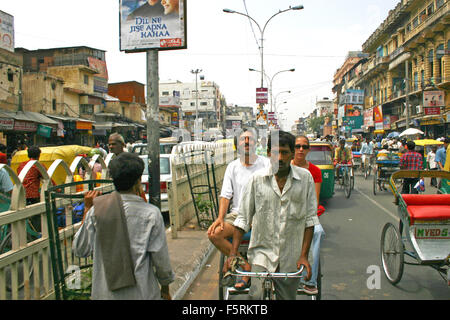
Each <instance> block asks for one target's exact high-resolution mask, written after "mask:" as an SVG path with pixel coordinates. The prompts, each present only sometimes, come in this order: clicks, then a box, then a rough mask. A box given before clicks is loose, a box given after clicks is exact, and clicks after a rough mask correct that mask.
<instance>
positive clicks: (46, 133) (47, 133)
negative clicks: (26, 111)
mask: <svg viewBox="0 0 450 320" xmlns="http://www.w3.org/2000/svg"><path fill="white" fill-rule="evenodd" d="M37 134H38V135H40V136H43V137H46V138H50V137H51V135H52V127H47V126H43V125H42V124H39V125H38V127H37Z"/></svg>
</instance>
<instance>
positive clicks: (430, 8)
mask: <svg viewBox="0 0 450 320" xmlns="http://www.w3.org/2000/svg"><path fill="white" fill-rule="evenodd" d="M433 12H434V3H431V4H430V5H429V6H428V8H427V14H428V16H430V15H431V14H433Z"/></svg>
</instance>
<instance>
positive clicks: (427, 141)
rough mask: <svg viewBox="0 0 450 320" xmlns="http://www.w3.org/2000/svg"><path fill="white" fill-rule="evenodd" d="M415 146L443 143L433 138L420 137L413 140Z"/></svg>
mask: <svg viewBox="0 0 450 320" xmlns="http://www.w3.org/2000/svg"><path fill="white" fill-rule="evenodd" d="M414 143H415V144H416V146H428V145H436V144H444V143H443V142H442V141H438V140H434V139H421V140H414Z"/></svg>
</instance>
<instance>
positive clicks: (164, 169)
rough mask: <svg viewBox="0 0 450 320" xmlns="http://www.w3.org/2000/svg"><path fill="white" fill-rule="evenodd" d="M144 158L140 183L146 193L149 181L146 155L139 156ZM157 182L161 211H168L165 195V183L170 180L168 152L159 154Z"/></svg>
mask: <svg viewBox="0 0 450 320" xmlns="http://www.w3.org/2000/svg"><path fill="white" fill-rule="evenodd" d="M139 157H140V158H141V159H142V160H144V163H145V168H144V172H143V173H142V179H141V183H142V186H143V187H144V191H145V193H146V194H148V191H149V181H148V155H141V156H139ZM159 171H160V176H159V184H160V188H161V212H162V213H166V212H167V213H168V212H169V197H168V195H167V184H168V182H169V181H171V180H172V165H171V163H170V154H161V155H160V156H159Z"/></svg>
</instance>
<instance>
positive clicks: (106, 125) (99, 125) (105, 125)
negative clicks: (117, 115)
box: [94, 122, 113, 130]
mask: <svg viewBox="0 0 450 320" xmlns="http://www.w3.org/2000/svg"><path fill="white" fill-rule="evenodd" d="M112 126H113V123H112V122H96V123H94V128H95V130H111V129H112Z"/></svg>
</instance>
